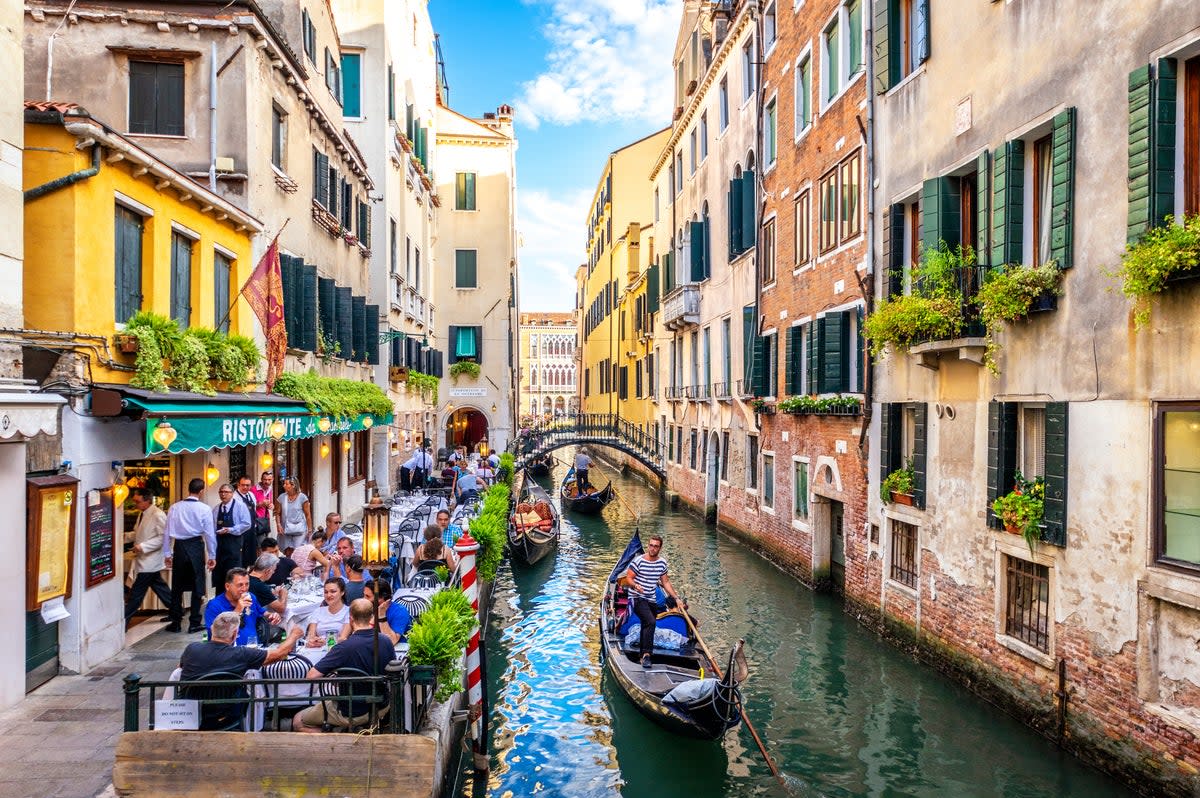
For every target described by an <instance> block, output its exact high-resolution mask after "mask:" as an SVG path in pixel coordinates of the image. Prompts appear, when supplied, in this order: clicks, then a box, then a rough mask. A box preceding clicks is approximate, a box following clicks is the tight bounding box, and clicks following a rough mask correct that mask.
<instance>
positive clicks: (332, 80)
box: [325, 47, 342, 105]
mask: <svg viewBox="0 0 1200 798" xmlns="http://www.w3.org/2000/svg"><path fill="white" fill-rule="evenodd" d="M340 71H341V70H339V69H338V62H337V59H336V58H334V57H333V53H331V52H329V48H328V47H326V48H325V88H327V89H329V93H330V94H332V95H333V99H335V100H337V101H338V104H339V105H340V104H341V102H342V76H341V74H339V73H340Z"/></svg>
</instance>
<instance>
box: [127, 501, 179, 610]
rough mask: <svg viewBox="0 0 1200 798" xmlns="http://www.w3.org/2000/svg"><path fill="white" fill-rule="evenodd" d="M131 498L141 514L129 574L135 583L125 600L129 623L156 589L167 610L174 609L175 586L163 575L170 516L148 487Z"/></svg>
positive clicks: (156, 593)
mask: <svg viewBox="0 0 1200 798" xmlns="http://www.w3.org/2000/svg"><path fill="white" fill-rule="evenodd" d="M130 498H132V499H133V505H134V507H137V508H138V510H139V511H140V515H138V520H137V523H136V524H135V525H134V527H133V554H134V558H133V568H132V569H131V570H130V572H129V575H130V576H132V577H133V584H132V585H131V586H130V588H129V595H128V596H127V597H126V598H125V623H126V624H128V623H129V619H130V618H132V617H133V614H134V613H135V612H137V611H138V610H140V609H141V608H142V601H143V600H144V599H145V598H146V591H147V590H153V591H154V595H156V596H158V600H159V601H161V602H162V604H163V606H164V607H169V606H171V586H170V585H168V584H167V580H165V579H163V576H162V571H163V530H164V529H165V528H166V525H167V514H166V513H164V512H163V511H162V508H160V507H159V506H158V505H156V504H155V503H154V495H153V494H151V493H150V491H148V490H146V489H145V488H134V489H133V493H132V494H131V497H130Z"/></svg>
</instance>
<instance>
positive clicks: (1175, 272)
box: [1116, 214, 1200, 329]
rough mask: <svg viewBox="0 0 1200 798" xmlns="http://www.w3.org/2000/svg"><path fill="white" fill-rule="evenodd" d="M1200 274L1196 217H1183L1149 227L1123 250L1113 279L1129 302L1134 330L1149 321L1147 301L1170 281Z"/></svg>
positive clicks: (1199, 226) (1199, 218)
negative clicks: (1181, 219) (1182, 218)
mask: <svg viewBox="0 0 1200 798" xmlns="http://www.w3.org/2000/svg"><path fill="white" fill-rule="evenodd" d="M1189 273H1191V274H1198V275H1200V214H1197V215H1195V216H1189V217H1185V218H1184V220H1183V223H1182V224H1180V223H1178V222H1176V221H1175V218H1174V217H1171V216H1168V217H1167V218H1166V220H1165V223H1164V224H1163V225H1161V226H1158V227H1152V228H1151V229H1150V230H1149V231H1148V232H1147V233H1146V234H1145V235H1143V236H1142V237H1141V238H1139V239H1138V240H1137V241H1135V242H1133V243H1131V244H1129V245H1128V246H1127V247H1126V248H1125V254H1124V255H1123V256H1122V258H1121V267H1120V268H1119V269H1118V270H1117V272H1116V276H1117V277H1119V278H1120V280H1121V292H1122V293H1123V294H1125V296H1127V297H1129V298H1130V299H1131V300H1133V323H1134V327H1136V328H1138V329H1141V328H1142V327H1145V326H1146V325H1147V324H1149V322H1150V301H1151V299H1152V298H1153V297H1154V295H1155V294H1159V293H1161V292H1162V291H1163V290H1164V289H1165V288H1166V287H1167V282H1168V281H1169V280H1171V279H1173V278H1178V277H1181V276H1185V275H1188V274H1189Z"/></svg>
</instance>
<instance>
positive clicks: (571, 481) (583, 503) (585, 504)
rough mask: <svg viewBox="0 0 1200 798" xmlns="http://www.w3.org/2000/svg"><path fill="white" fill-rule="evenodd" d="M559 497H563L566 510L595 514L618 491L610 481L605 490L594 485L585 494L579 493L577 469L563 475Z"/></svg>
mask: <svg viewBox="0 0 1200 798" xmlns="http://www.w3.org/2000/svg"><path fill="white" fill-rule="evenodd" d="M558 495H559V498H560V499H562V506H563V509H564V510H574V511H575V512H577V513H590V514H593V515H594V514H595V513H598V512H600V511H601V510H603V509H604V505H606V504H608V503H609V502H610V501H612V500H613V498H614V497H616V495H617V492H616V491H615V490H613V486H612V483H611V482H609V483H608V484H607V485H605V486H604V490H597V489H596V488H595V486H593V487H592V488H591V489H590V490H588V491H587V492H586V493H584V494H583V495H579V493H578V491H577V490H576V489H575V469H574V468H573V467H572V468H571V470H569V471H567V475H566V476H565V477H563V481H562V486H561V487H560V488H559V489H558Z"/></svg>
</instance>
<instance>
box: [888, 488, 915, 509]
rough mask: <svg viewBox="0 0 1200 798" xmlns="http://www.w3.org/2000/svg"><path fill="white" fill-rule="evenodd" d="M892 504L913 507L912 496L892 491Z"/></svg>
mask: <svg viewBox="0 0 1200 798" xmlns="http://www.w3.org/2000/svg"><path fill="white" fill-rule="evenodd" d="M892 504H903V505H905V506H906V507H912V506H913V496H912V494H911V493H898V492H897V491H892Z"/></svg>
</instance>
